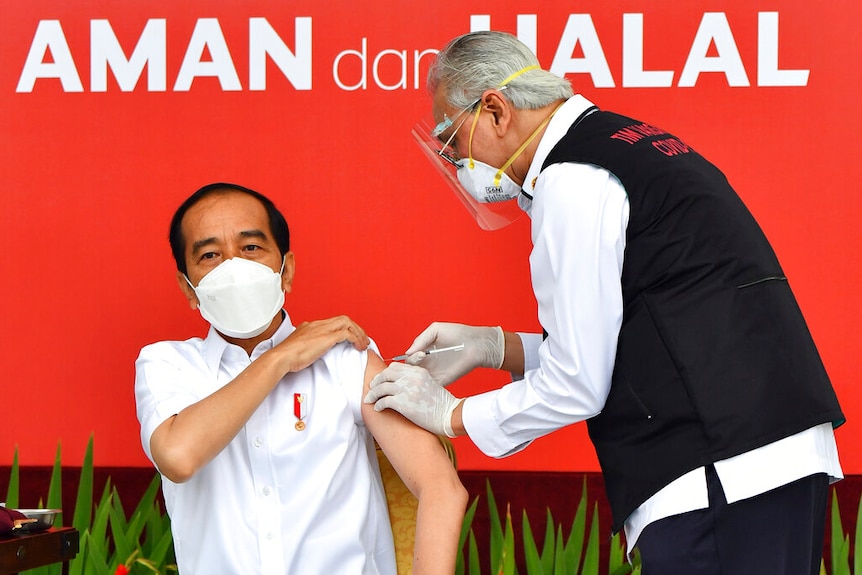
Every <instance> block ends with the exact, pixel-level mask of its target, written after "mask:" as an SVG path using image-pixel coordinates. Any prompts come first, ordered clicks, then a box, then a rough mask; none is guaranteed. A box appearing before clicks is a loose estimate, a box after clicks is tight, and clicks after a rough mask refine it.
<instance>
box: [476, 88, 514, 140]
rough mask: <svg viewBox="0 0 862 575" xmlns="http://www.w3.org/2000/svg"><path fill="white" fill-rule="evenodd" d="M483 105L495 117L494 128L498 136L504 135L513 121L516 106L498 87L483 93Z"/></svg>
mask: <svg viewBox="0 0 862 575" xmlns="http://www.w3.org/2000/svg"><path fill="white" fill-rule="evenodd" d="M481 105H482V107H483V108H484V109H485V111H486V112H489V113H490V114H491V115H492V116H493V118H494V130H495V131H496V132H497V135H498V136H503V135H504V134H505V133H506V130H507V129H508V128H509V124H510V123H511V121H512V113H513V110H514V108H513V107H512V103H511V102H509V100H507V99H506V98H505V96H503V92H502V91H501V90H497V89H491V90H485V93H484V94H482V103H481Z"/></svg>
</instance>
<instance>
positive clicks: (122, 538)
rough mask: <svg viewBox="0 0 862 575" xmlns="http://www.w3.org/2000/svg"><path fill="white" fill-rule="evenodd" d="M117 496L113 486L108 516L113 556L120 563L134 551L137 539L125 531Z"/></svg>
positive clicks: (124, 521)
mask: <svg viewBox="0 0 862 575" xmlns="http://www.w3.org/2000/svg"><path fill="white" fill-rule="evenodd" d="M118 499H119V498H118V497H117V489H116V487H115V488H114V491H113V497H112V498H111V500H112V501H111V505H110V506H108V516H109V517H110V525H111V535H112V537H113V540H114V548H115V549H116V551H115V556H116V557H117V558H118V559H119V562H120V563H123V562H125V561H126V559H127V558H128V557H129V556H130V555H131V554H132V553H134V552H135V550H136V548H137V539H136V538H135V537H133V536H130V535H129V534H128V533H126V519H125V517H123V508H122V506H121V505H119V501H118Z"/></svg>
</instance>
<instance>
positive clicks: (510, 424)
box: [462, 164, 629, 457]
mask: <svg viewBox="0 0 862 575" xmlns="http://www.w3.org/2000/svg"><path fill="white" fill-rule="evenodd" d="M534 192H535V194H534V200H533V205H532V212H531V216H532V220H533V221H532V239H533V251H532V253H531V255H530V269H531V273H532V281H533V291H534V293H535V295H536V300H537V302H538V310H539V322H540V323H541V325H542V327H543V328H544V329H545V331H547V333H548V336H547V338H545V339H544V340H542V339H541V336H536V335H534V334H519V335H520V336H521V340H522V342H523V343H524V363H525V373H524V378H523V379H521V380H518V381H514V382H512V383H510V384H508V385H506V386H504V387H502V388H501V389H498V390H494V391H491V392H488V393H484V394H481V395H477V396H473V397H470V398H467V400H466V401H465V402H464V407H463V414H462V416H463V422H464V427H465V429H466V430H467V434H468V435H469V436H470V438H471V440H472V441H473V442H474V443H475V444H476V446H477V447H479V449H481V450H482V452H483V453H485V454H486V455H489V456H491V457H505V456H508V455H511V454H513V453H516V452H517V451H520V450H521V449H523V448H524V447H526V446H527V445H528V444H529V443H530V442H531V441H533V440H534V439H536V438H538V437H541V436H543V435H546V434H548V433H550V432H552V431H555V430H557V429H560V428H561V427H565V426H566V425H569V424H572V423H576V422H578V421H583V420H585V419H588V418H590V417H593V416H594V415H597V414H598V413H600V412H601V410H602V407H603V406H604V403H605V400H606V399H607V396H608V393H609V391H610V383H611V375H612V373H613V367H614V357H615V355H616V347H617V338H618V336H619V330H620V325H621V323H622V312H623V302H622V288H621V282H620V277H621V274H622V266H623V255H624V251H625V231H626V226H627V223H628V214H629V204H628V199H627V197H626V194H625V190H624V189H623V187H622V185H621V184H620V182H619V180H617V179H616V178H615V177H614V176H613V175H611V174H610V173H608V172H607V171H606V170H603V169H601V168H597V167H595V166H590V165H583V164H556V165H553V166H550V167H548V168H547V169H546V170H544V171H543V172H542V173H541V175H540V176H539V178H538V180H537V181H536V188H535V190H534ZM537 338H538V339H537Z"/></svg>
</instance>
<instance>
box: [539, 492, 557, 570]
mask: <svg viewBox="0 0 862 575" xmlns="http://www.w3.org/2000/svg"><path fill="white" fill-rule="evenodd" d="M545 509H546V510H547V511H546V520H545V543H544V544H543V545H542V571H543V572H545V573H553V569H554V553H555V551H554V549H555V547H556V546H555V545H554V542H555V541H554V516H553V515H552V514H551V509H550V508H549V507H546V508H545Z"/></svg>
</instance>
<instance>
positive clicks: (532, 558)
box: [521, 509, 545, 575]
mask: <svg viewBox="0 0 862 575" xmlns="http://www.w3.org/2000/svg"><path fill="white" fill-rule="evenodd" d="M521 528H522V531H523V533H524V535H523V537H524V566H525V567H526V568H527V575H544V573H545V570H544V569H543V568H542V558H541V557H540V556H539V550H538V549H537V548H536V540H535V539H533V530H532V528H531V527H530V518H529V517H527V510H526V509H525V510H524V511H523V513H522V515H521Z"/></svg>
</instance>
